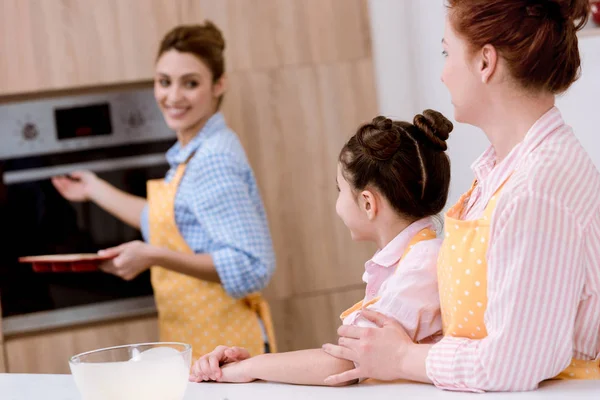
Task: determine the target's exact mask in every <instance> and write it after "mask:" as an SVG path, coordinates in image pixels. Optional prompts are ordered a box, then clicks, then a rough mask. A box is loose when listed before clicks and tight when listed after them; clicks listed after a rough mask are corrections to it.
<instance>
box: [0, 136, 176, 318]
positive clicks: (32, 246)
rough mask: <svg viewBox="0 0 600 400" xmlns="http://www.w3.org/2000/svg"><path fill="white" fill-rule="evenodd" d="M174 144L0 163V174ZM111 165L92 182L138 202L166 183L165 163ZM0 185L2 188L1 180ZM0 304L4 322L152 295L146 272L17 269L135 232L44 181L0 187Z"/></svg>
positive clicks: (100, 245) (119, 240)
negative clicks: (123, 275)
mask: <svg viewBox="0 0 600 400" xmlns="http://www.w3.org/2000/svg"><path fill="white" fill-rule="evenodd" d="M172 144H173V141H172V140H169V141H162V142H156V143H154V144H152V145H150V144H144V145H135V146H131V147H129V148H127V147H119V148H114V149H110V148H107V149H96V150H93V151H91V150H90V151H87V152H79V153H77V154H75V153H71V154H68V155H49V156H40V157H29V158H22V159H14V160H4V161H0V173H2V172H3V173H7V172H10V171H22V170H30V169H36V170H38V171H43V168H45V167H48V166H54V165H57V164H61V163H65V162H66V163H68V164H72V163H73V162H75V163H77V162H78V161H79V162H81V161H82V160H85V161H89V160H94V159H96V160H104V161H106V163H107V164H109V165H111V161H110V160H111V159H114V158H119V159H120V160H123V159H127V157H123V156H124V155H125V154H129V155H132V154H133V155H135V156H130V157H131V158H130V159H134V158H135V157H139V155H140V154H141V155H142V156H143V154H144V153H145V154H148V153H151V154H160V153H161V152H164V151H166V150H167V148H168V147H169V146H170V145H172ZM125 164H126V165H128V166H124V167H118V165H117V162H116V161H115V165H117V166H116V167H111V168H110V170H107V171H104V172H99V173H98V176H99V177H101V178H102V179H105V180H106V181H108V182H109V183H111V184H112V185H114V186H116V187H118V188H120V189H122V190H125V191H126V192H128V193H132V194H135V195H138V196H145V195H146V181H147V180H148V179H155V178H162V177H164V175H165V173H166V171H167V169H168V167H167V164H166V161H165V162H164V163H155V165H138V166H136V165H135V162H134V163H125ZM0 182H4V181H3V180H2V181H0ZM0 221H1V223H2V226H1V229H0V243H1V244H2V245H1V247H2V251H0V298H1V299H2V314H3V316H4V317H8V316H12V315H20V314H26V313H31V312H37V311H45V310H53V309H59V308H64V307H71V306H76V305H83V304H90V303H96V302H102V301H108V300H115V299H122V298H128V297H136V296H143V295H150V294H152V288H151V285H150V277H149V275H150V274H149V272H146V273H144V274H142V275H140V276H139V277H138V278H136V279H134V280H132V281H129V282H126V281H124V280H121V279H120V278H117V277H115V276H112V275H108V274H105V273H102V272H85V273H83V272H82V273H35V272H33V271H32V268H31V266H30V265H27V264H19V263H18V261H17V260H18V258H19V257H21V256H30V255H42V254H66V253H89V252H96V251H98V250H100V249H104V248H107V247H111V246H116V245H119V244H121V243H124V242H128V241H131V240H137V239H141V235H140V233H139V232H138V231H137V230H135V229H133V228H130V227H129V226H127V225H125V224H124V223H122V222H120V221H119V220H117V219H116V218H115V217H113V216H111V215H110V214H108V213H107V212H105V211H104V210H102V209H101V208H99V207H98V206H96V205H95V204H93V203H91V202H84V203H71V202H69V201H67V200H65V199H64V198H62V197H61V196H60V194H59V193H58V192H57V191H56V189H55V188H54V187H53V186H52V183H51V182H50V180H49V179H47V178H43V179H33V180H32V179H30V180H27V181H25V182H15V183H9V184H0Z"/></svg>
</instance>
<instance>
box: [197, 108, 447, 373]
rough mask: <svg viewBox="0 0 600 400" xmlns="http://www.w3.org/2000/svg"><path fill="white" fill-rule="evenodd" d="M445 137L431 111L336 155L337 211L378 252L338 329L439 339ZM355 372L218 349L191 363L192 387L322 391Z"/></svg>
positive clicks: (319, 358) (320, 361) (371, 129)
mask: <svg viewBox="0 0 600 400" xmlns="http://www.w3.org/2000/svg"><path fill="white" fill-rule="evenodd" d="M451 131H452V124H451V123H450V121H448V120H447V119H446V118H445V117H444V116H443V115H441V114H440V113H438V112H436V111H432V110H427V111H425V112H424V113H423V115H417V116H416V117H415V118H414V122H413V124H410V123H407V122H400V121H392V120H390V119H387V118H385V117H377V118H375V119H374V120H373V121H372V122H371V123H367V124H365V125H363V126H361V127H360V128H359V129H358V132H357V133H356V134H355V135H354V136H353V137H352V138H351V139H350V140H349V141H348V142H347V143H346V145H345V146H344V147H343V148H342V151H341V153H340V156H339V163H338V171H337V186H338V191H339V196H338V200H337V204H336V211H337V213H338V215H339V216H340V218H341V219H342V221H344V224H345V225H346V226H347V227H348V229H349V230H350V233H351V235H352V238H353V239H354V240H361V241H363V240H366V241H371V242H374V243H376V244H377V246H378V248H379V249H380V250H379V251H378V252H377V253H376V254H375V255H374V256H373V258H372V259H371V260H369V261H368V262H367V263H366V264H365V273H364V275H363V280H364V281H365V283H366V284H367V287H366V294H365V298H364V300H362V301H361V302H359V303H357V304H356V305H354V306H353V307H351V308H350V309H348V310H347V311H345V312H344V313H343V314H342V319H343V323H344V324H346V325H357V326H368V325H369V323H368V321H367V320H365V319H363V318H361V312H362V310H363V309H364V308H369V309H372V310H377V311H379V312H381V313H383V314H386V315H388V316H391V317H393V318H394V319H395V320H397V321H399V322H400V323H401V324H402V326H403V327H404V328H405V329H406V330H407V331H408V332H410V336H411V339H412V340H414V341H415V342H420V341H424V340H426V339H431V338H432V337H433V336H435V335H437V334H439V333H441V329H442V322H441V316H440V305H439V296H438V284H437V275H436V260H437V255H438V250H439V247H440V240H439V239H437V238H436V234H435V232H434V231H433V225H434V224H433V220H432V216H434V215H436V214H438V213H439V212H440V211H442V208H443V207H444V205H445V203H446V198H447V194H448V186H449V183H450V163H449V160H448V157H447V156H446V154H445V150H446V148H447V147H446V143H445V141H446V139H447V138H448V135H449V133H450V132H451ZM353 368H354V364H353V363H352V362H350V361H347V360H342V359H339V358H335V357H332V356H330V355H328V354H327V353H325V352H324V351H323V350H322V349H311V350H301V351H295V352H288V353H280V354H266V355H261V356H256V357H252V358H250V357H249V354H248V352H247V351H246V350H245V349H241V348H228V347H225V346H219V347H217V348H216V349H215V350H214V351H213V352H212V353H209V354H207V355H205V356H203V357H201V358H200V359H198V361H196V363H195V364H194V366H193V369H192V374H191V376H190V380H191V381H194V382H200V381H207V380H212V381H217V382H251V381H253V380H256V379H262V380H268V381H276V382H283V383H293V384H303V385H324V384H325V383H324V380H325V378H326V377H328V376H329V375H331V374H333V373H340V372H343V371H347V370H350V369H353ZM348 383H352V382H345V384H348Z"/></svg>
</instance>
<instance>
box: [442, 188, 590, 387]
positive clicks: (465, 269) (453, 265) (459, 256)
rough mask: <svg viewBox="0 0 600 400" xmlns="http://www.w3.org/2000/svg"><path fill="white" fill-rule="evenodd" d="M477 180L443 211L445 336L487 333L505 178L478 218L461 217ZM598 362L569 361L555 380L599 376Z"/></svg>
mask: <svg viewBox="0 0 600 400" xmlns="http://www.w3.org/2000/svg"><path fill="white" fill-rule="evenodd" d="M476 184H477V181H475V182H474V183H473V186H472V187H471V189H470V190H469V191H468V192H467V193H465V194H463V195H462V196H461V198H460V199H459V200H458V202H457V203H456V204H455V205H454V206H453V207H452V208H451V209H450V210H448V212H447V213H446V218H445V229H446V233H445V238H444V242H443V244H442V247H441V249H440V255H439V259H438V281H439V288H440V303H441V311H442V323H443V329H444V335H448V336H454V337H464V338H469V339H482V338H484V337H486V336H487V331H486V328H485V323H484V313H485V310H486V307H487V261H486V254H487V248H488V240H489V237H490V222H491V220H492V215H493V212H494V209H495V208H496V202H497V200H498V197H499V196H500V192H501V190H502V188H503V187H504V184H506V181H505V182H504V183H503V184H502V185H501V186H500V188H498V190H497V191H496V193H494V195H493V196H492V197H491V199H490V201H489V202H488V204H487V206H486V208H485V210H484V212H483V215H482V217H481V218H480V219H478V220H471V221H464V220H462V219H461V215H462V214H463V208H464V207H465V205H466V204H467V202H468V199H469V197H470V196H471V193H472V191H473V189H474V188H475V186H476ZM599 363H600V361H599V360H595V361H594V360H592V361H583V360H572V362H571V364H570V366H569V367H567V369H566V370H565V371H563V372H561V373H560V374H559V375H558V376H557V377H556V379H600V365H599Z"/></svg>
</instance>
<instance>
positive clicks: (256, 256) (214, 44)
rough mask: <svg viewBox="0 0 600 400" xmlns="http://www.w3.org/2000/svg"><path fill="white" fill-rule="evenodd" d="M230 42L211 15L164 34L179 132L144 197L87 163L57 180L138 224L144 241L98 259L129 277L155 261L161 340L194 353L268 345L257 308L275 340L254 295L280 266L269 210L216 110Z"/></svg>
mask: <svg viewBox="0 0 600 400" xmlns="http://www.w3.org/2000/svg"><path fill="white" fill-rule="evenodd" d="M224 48H225V42H224V39H223V37H222V35H221V32H220V31H219V29H218V28H217V27H216V26H215V25H213V24H212V23H211V22H208V21H207V22H205V24H203V25H192V26H179V27H177V28H175V29H173V30H172V31H171V32H169V33H168V34H167V35H166V36H165V37H164V39H163V40H162V43H161V45H160V49H159V51H158V57H157V62H156V75H155V84H154V92H155V97H156V101H157V103H158V105H159V107H160V109H161V111H162V112H163V115H164V118H165V121H166V123H167V125H168V126H169V127H170V128H171V129H173V130H174V131H176V133H177V139H178V141H177V143H176V144H175V145H174V146H173V147H172V148H171V149H170V150H169V151H168V152H167V155H166V157H167V161H168V162H169V164H170V167H171V168H170V170H169V172H168V173H167V176H166V177H165V179H164V180H162V179H161V180H159V181H150V182H148V198H147V199H145V198H140V197H136V196H133V195H130V194H128V193H125V192H122V191H120V190H119V189H117V188H115V187H113V186H111V185H110V184H108V183H107V182H105V181H103V180H101V179H100V178H98V177H97V176H96V175H94V174H93V173H92V172H89V171H78V172H74V173H72V174H71V175H72V177H73V178H75V180H73V179H67V178H55V179H53V183H54V185H55V186H56V188H57V189H58V191H59V192H60V193H61V194H62V195H63V196H64V197H65V198H67V199H69V200H71V201H86V200H91V201H93V202H95V203H96V204H98V205H99V206H100V207H102V208H103V209H105V210H107V211H108V212H110V213H111V214H113V215H115V216H116V217H118V218H119V219H121V220H122V221H124V222H125V223H127V224H129V225H131V226H133V227H135V228H138V229H141V231H142V234H143V236H144V239H145V241H144V242H141V241H134V242H129V243H125V244H122V245H120V246H118V247H115V248H111V249H107V250H103V251H101V253H102V254H105V255H108V256H111V257H114V258H113V259H112V260H111V261H108V262H106V263H104V264H103V265H102V266H101V268H102V269H103V270H104V271H105V272H108V273H112V274H115V275H117V276H120V277H122V278H123V279H127V280H129V279H133V278H134V277H136V276H137V275H138V274H140V273H141V272H143V271H145V270H147V269H149V268H152V271H151V274H152V284H153V288H154V293H155V297H156V303H157V308H158V311H159V326H160V337H161V341H176V342H186V343H190V344H192V346H193V348H194V357H198V356H200V355H202V354H205V353H207V352H208V351H210V350H212V349H213V348H214V347H215V345H219V344H223V345H228V346H243V347H246V348H250V349H251V352H253V353H255V354H259V353H262V352H264V350H265V347H264V343H265V341H264V339H265V338H264V333H263V332H262V331H261V325H260V323H259V318H258V315H259V314H260V317H261V318H262V321H263V323H264V325H263V326H264V328H266V329H265V331H266V334H267V336H268V340H269V342H270V345H271V349H273V346H274V344H275V343H274V337H273V329H272V324H271V321H270V316H269V313H268V306H267V304H266V303H265V302H264V300H262V297H260V295H257V294H256V292H259V291H261V290H262V289H263V288H264V287H265V286H266V284H267V283H268V282H269V280H270V278H271V276H272V274H273V271H274V268H275V256H274V253H273V248H272V243H271V237H270V233H269V227H268V224H267V219H266V215H265V210H264V207H263V204H262V200H261V198H260V194H259V191H258V188H257V185H256V181H255V178H254V174H253V172H252V169H251V168H250V165H249V164H248V160H247V159H246V155H245V153H244V149H243V148H242V145H241V144H240V142H239V140H238V138H237V136H236V134H235V133H234V132H233V131H232V130H231V129H229V128H228V126H227V124H226V122H225V119H224V118H223V115H222V114H221V113H220V112H219V111H218V110H219V106H220V104H221V100H222V98H223V94H224V93H225V89H226V82H227V81H226V76H225V73H224V72H225V71H224V69H225V67H224V57H223V51H224Z"/></svg>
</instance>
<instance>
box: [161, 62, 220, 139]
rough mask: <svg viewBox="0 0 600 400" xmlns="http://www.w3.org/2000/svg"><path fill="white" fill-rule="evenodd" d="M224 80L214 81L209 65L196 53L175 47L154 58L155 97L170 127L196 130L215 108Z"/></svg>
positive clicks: (186, 132) (183, 132) (178, 130)
mask: <svg viewBox="0 0 600 400" xmlns="http://www.w3.org/2000/svg"><path fill="white" fill-rule="evenodd" d="M223 86H224V85H223V80H222V79H220V80H219V81H217V82H216V83H213V75H212V72H211V71H210V69H209V68H208V66H207V65H206V64H205V63H204V62H202V61H201V60H200V59H199V58H198V57H196V56H195V55H193V54H190V53H181V52H179V51H177V50H169V51H166V52H164V53H163V54H162V55H161V56H160V58H159V59H158V61H157V62H156V73H155V76H154V97H155V98H156V102H157V103H158V106H159V107H160V109H161V111H162V113H163V116H164V118H165V122H166V123H167V125H168V126H169V128H171V129H173V130H175V131H176V132H178V133H182V134H196V133H197V131H198V129H199V128H200V127H201V126H202V125H203V124H204V123H205V122H206V120H208V119H209V118H210V117H211V116H212V115H213V114H214V113H215V112H216V110H217V104H218V101H219V97H220V96H221V95H222V94H223V91H224V87H223Z"/></svg>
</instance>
